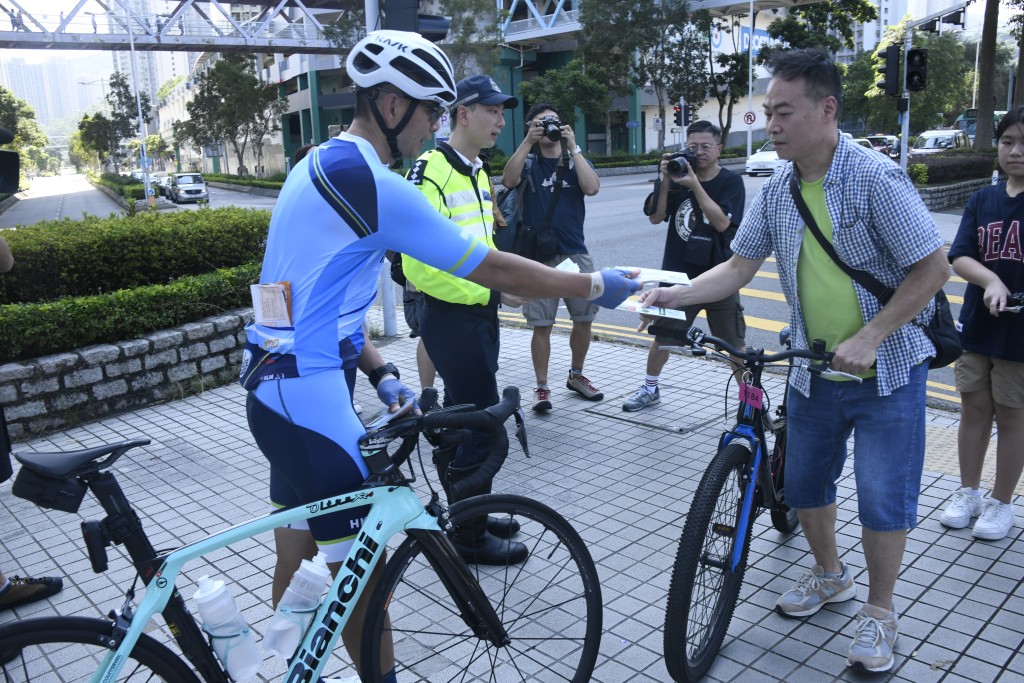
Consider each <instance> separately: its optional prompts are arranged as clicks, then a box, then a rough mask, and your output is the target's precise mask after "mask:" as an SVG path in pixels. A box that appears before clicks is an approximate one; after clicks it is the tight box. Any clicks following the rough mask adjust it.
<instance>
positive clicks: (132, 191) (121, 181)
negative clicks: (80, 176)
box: [86, 171, 146, 199]
mask: <svg viewBox="0 0 1024 683" xmlns="http://www.w3.org/2000/svg"><path fill="white" fill-rule="evenodd" d="M86 177H88V178H89V180H90V181H92V182H93V183H95V184H97V185H103V186H104V187H108V188H110V189H111V190H113V191H114V192H116V193H117V194H119V195H121V196H122V197H124V198H125V199H143V198H144V197H145V196H146V186H145V185H143V184H142V183H140V182H139V181H138V180H136V179H135V178H133V177H131V176H123V175H118V174H117V173H104V174H103V175H100V176H98V175H96V174H95V173H92V172H91V171H90V172H87V173H86Z"/></svg>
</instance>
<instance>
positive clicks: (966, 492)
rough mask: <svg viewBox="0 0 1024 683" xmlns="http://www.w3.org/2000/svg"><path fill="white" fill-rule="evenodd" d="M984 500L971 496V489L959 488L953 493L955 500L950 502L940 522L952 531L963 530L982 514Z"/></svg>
mask: <svg viewBox="0 0 1024 683" xmlns="http://www.w3.org/2000/svg"><path fill="white" fill-rule="evenodd" d="M984 500H985V499H984V498H982V497H981V496H980V495H979V496H974V495H971V489H969V488H966V487H964V488H959V489H957V490H956V491H954V492H953V499H952V500H950V501H949V505H948V506H947V507H946V511H945V512H943V513H942V517H940V518H939V522H941V523H942V526H945V527H949V528H950V529H963V528H964V527H966V526H967V525H969V524H970V523H971V520H972V519H973V518H975V517H977V516H978V515H980V514H981V507H982V503H983V502H984Z"/></svg>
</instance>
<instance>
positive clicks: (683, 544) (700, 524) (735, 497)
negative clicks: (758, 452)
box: [664, 443, 754, 683]
mask: <svg viewBox="0 0 1024 683" xmlns="http://www.w3.org/2000/svg"><path fill="white" fill-rule="evenodd" d="M750 460H751V453H750V449H749V448H748V447H747V445H746V444H743V443H731V444H729V445H728V446H726V447H725V448H724V449H722V450H720V451H719V452H718V454H717V455H715V457H714V458H713V459H712V460H711V464H710V465H709V466H708V469H707V471H706V472H705V473H704V477H703V478H702V479H701V482H700V485H699V486H698V487H697V493H695V494H694V496H693V502H692V503H691V504H690V512H689V514H688V515H687V517H686V524H685V525H684V526H683V535H682V538H681V540H680V542H679V550H678V552H677V553H676V562H675V566H674V567H673V569H672V580H671V583H670V584H669V589H668V605H667V606H666V608H665V632H664V639H665V643H664V647H665V665H666V667H667V668H668V672H669V675H671V676H672V679H673V680H675V681H679V682H680V683H683V682H686V681H697V680H699V679H700V678H701V677H703V676H704V674H705V673H707V670H708V669H709V668H710V667H711V664H712V662H714V661H715V657H717V656H718V650H719V649H720V648H721V646H722V640H723V639H724V638H725V634H726V631H727V630H728V629H729V622H730V621H731V620H732V613H733V610H734V609H735V608H736V598H737V596H738V595H739V591H740V586H741V585H742V583H743V574H744V572H745V571H746V566H747V551H748V549H749V547H750V534H751V529H752V528H753V519H750V520H749V521H748V526H747V531H746V534H745V535H744V536H743V538H737V533H738V530H739V520H740V514H741V510H742V506H743V492H744V485H745V483H746V479H747V476H748V469H749V467H750ZM753 512H754V510H753V509H752V513H751V517H753ZM736 544H740V561H739V564H738V565H737V567H736V568H735V569H732V568H731V567H730V564H731V558H732V557H733V554H734V552H735V548H736Z"/></svg>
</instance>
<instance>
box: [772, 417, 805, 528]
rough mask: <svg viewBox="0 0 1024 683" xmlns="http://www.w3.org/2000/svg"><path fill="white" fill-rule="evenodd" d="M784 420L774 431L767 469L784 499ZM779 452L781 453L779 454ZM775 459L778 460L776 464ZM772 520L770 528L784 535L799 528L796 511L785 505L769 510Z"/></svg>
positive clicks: (783, 419) (782, 419)
mask: <svg viewBox="0 0 1024 683" xmlns="http://www.w3.org/2000/svg"><path fill="white" fill-rule="evenodd" d="M785 420H786V418H785V417H783V418H781V421H782V424H781V426H780V427H778V428H777V429H776V430H775V444H774V445H773V446H772V457H771V462H770V463H769V467H771V468H772V479H773V480H774V482H775V490H776V491H781V492H782V497H783V498H785V491H786V422H785ZM780 450H781V452H780ZM776 459H778V461H777V463H776ZM769 514H770V515H771V518H772V526H773V527H775V529H776V530H777V531H781V532H782V533H784V534H791V533H793V532H794V531H796V528H797V527H798V526H800V520H799V519H798V518H797V514H796V510H794V509H793V508H791V507H789V506H788V505H786V504H785V503H783V504H782V505H781V506H779V507H776V508H774V509H772V510H769Z"/></svg>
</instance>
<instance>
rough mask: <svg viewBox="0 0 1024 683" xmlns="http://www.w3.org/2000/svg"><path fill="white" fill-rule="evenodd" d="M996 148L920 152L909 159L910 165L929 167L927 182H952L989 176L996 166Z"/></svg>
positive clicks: (931, 183) (932, 183) (933, 183)
mask: <svg viewBox="0 0 1024 683" xmlns="http://www.w3.org/2000/svg"><path fill="white" fill-rule="evenodd" d="M996 159H997V153H996V150H994V149H991V150H981V151H975V150H972V149H968V150H958V151H951V152H939V153H936V154H920V155H918V156H911V157H910V159H908V161H909V164H908V170H909V165H913V164H921V165H923V166H925V167H927V173H926V176H925V177H926V178H927V180H926V181H925V182H927V184H929V185H936V184H942V183H952V182H958V181H961V180H970V179H973V178H988V177H990V176H991V175H992V171H993V170H995V169H996V168H997V166H996Z"/></svg>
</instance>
